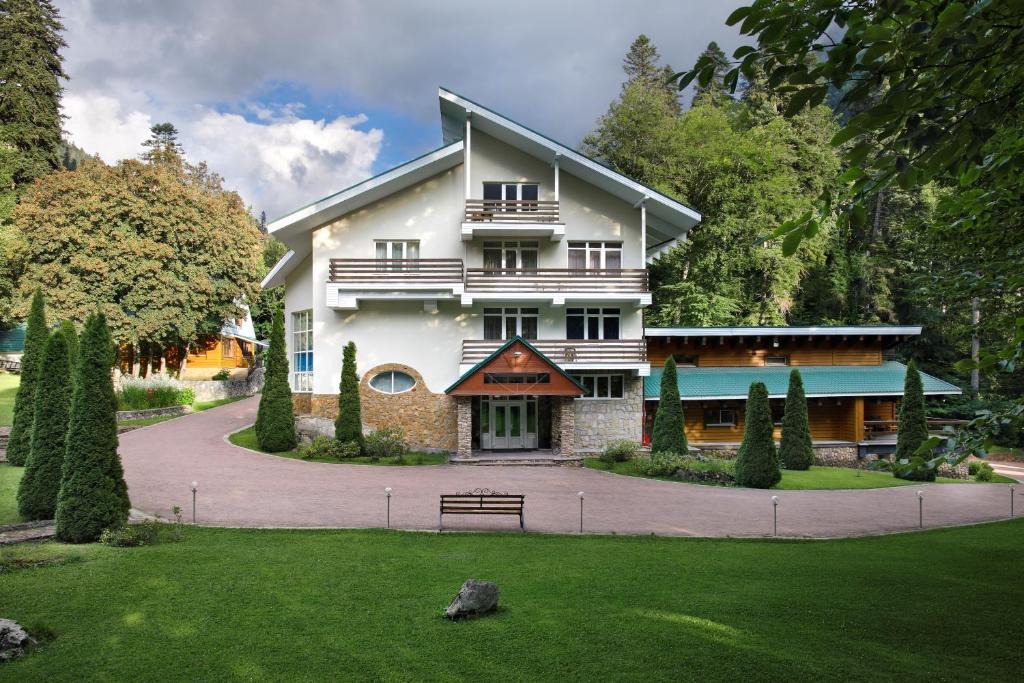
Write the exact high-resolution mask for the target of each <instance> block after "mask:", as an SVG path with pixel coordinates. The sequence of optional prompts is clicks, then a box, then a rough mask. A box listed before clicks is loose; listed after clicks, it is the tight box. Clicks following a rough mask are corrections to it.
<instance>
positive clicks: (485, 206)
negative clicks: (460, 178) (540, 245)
mask: <svg viewBox="0 0 1024 683" xmlns="http://www.w3.org/2000/svg"><path fill="white" fill-rule="evenodd" d="M564 235H565V224H564V223H562V222H561V221H560V220H559V215H558V202H554V201H541V200H537V199H468V200H466V214H465V216H464V217H463V219H462V239H463V240H464V241H469V240H472V239H473V238H474V237H537V238H547V239H551V240H553V241H558V240H560V239H562V237H563V236H564Z"/></svg>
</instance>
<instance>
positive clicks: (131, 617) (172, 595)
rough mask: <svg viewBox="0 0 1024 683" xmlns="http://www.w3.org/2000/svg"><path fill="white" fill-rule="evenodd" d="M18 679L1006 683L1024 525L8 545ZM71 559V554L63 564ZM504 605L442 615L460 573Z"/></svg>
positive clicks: (245, 535)
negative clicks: (35, 641) (23, 640)
mask: <svg viewBox="0 0 1024 683" xmlns="http://www.w3.org/2000/svg"><path fill="white" fill-rule="evenodd" d="M20 559H24V560H26V561H27V562H37V563H46V562H48V561H53V562H55V563H56V564H55V566H45V567H39V568H31V569H15V570H13V571H10V573H7V574H6V575H3V576H2V579H0V605H3V610H4V616H5V617H8V618H12V619H15V620H17V621H18V622H20V623H22V624H24V625H26V626H27V627H28V628H29V629H30V630H36V631H37V632H40V633H42V634H43V635H44V644H43V646H42V647H41V648H40V649H38V650H37V651H35V652H33V653H32V654H31V655H30V656H28V657H27V658H25V659H22V660H20V661H15V662H13V663H8V664H4V665H3V669H2V674H0V677H2V678H4V679H6V680H12V681H14V680H21V681H43V680H46V681H79V680H81V679H82V678H83V677H85V678H91V679H103V680H182V681H194V680H252V681H261V680H275V681H277V680H289V681H292V680H308V681H312V680H410V681H415V680H557V681H569V680H610V679H630V680H729V681H736V680H793V679H797V680H827V679H833V680H839V679H842V680H850V679H873V680H950V679H968V678H970V679H976V680H1014V679H1016V678H1017V677H1018V676H1019V675H1020V663H1021V659H1020V642H1021V640H1022V639H1024V620H1022V619H1020V615H1019V612H1018V611H1017V610H1015V609H1011V608H1008V607H1009V606H1011V605H1021V604H1024V582H1021V581H1020V567H1021V566H1024V521H1015V522H1005V523H998V524H991V525H984V526H979V527H968V528H960V529H949V530H937V531H931V532H925V533H916V534H904V535H895V536H886V537H877V538H867V539H855V540H841V541H792V542H787V541H781V542H779V541H775V542H773V541H768V540H757V541H744V540H725V539H723V540H697V539H680V538H657V537H625V536H623V537H614V536H585V537H575V536H545V535H534V534H443V535H438V534H427V533H402V532H386V531H317V530H306V531H295V530H280V531H273V530H227V529H188V530H187V532H186V536H185V539H184V540H183V541H181V542H179V543H164V544H159V545H154V546H149V547H143V548H124V549H120V548H107V547H102V546H88V547H75V548H67V547H65V546H60V545H48V546H47V545H44V546H21V547H17V548H15V549H12V550H3V551H0V571H3V568H4V567H5V566H7V567H11V566H13V565H15V564H18V563H19V562H18V561H19V560H20ZM62 563H63V564H62ZM470 577H473V578H480V579H490V580H494V581H497V582H498V584H499V586H500V588H501V609H500V611H499V612H498V613H496V614H494V615H492V616H488V617H485V618H482V619H476V620H472V621H466V622H461V623H451V622H448V621H446V620H444V619H443V618H441V616H440V613H441V610H442V609H443V608H444V606H445V605H446V604H447V603H448V600H449V599H450V598H451V596H452V595H453V594H454V593H455V592H456V591H457V590H458V587H459V585H460V584H461V583H462V581H463V580H464V579H467V578H470Z"/></svg>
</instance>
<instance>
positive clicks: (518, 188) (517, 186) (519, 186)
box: [480, 180, 540, 211]
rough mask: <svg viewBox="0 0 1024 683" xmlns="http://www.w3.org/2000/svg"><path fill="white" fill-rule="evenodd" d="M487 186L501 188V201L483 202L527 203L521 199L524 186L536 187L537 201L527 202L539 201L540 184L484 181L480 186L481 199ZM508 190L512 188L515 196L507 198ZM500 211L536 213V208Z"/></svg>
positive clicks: (489, 200) (487, 200)
mask: <svg viewBox="0 0 1024 683" xmlns="http://www.w3.org/2000/svg"><path fill="white" fill-rule="evenodd" d="M488 185H500V186H501V199H484V201H486V202H495V201H501V202H511V201H527V200H524V199H523V187H524V186H532V187H536V188H537V199H536V200H533V199H531V200H528V201H539V200H540V183H538V182H522V183H520V182H515V183H510V182H505V181H504V180H485V181H483V183H481V186H480V196H481V197H483V196H484V194H485V192H484V188H485V187H487V186H488ZM509 188H514V191H513V194H514V195H515V196H514V197H509V196H508V194H509V192H508V191H509ZM501 210H502V211H536V210H537V209H536V208H531V207H522V208H510V207H502V209H501Z"/></svg>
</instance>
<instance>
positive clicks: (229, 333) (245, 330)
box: [220, 303, 267, 346]
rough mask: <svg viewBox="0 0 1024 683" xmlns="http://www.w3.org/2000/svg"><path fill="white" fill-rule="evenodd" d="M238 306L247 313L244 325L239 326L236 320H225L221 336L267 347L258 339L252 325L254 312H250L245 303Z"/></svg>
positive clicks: (243, 320) (243, 319) (243, 321)
mask: <svg viewBox="0 0 1024 683" xmlns="http://www.w3.org/2000/svg"><path fill="white" fill-rule="evenodd" d="M238 306H239V307H240V308H242V310H244V311H245V316H244V317H243V318H242V323H241V324H240V325H239V324H237V323H235V321H234V319H228V320H225V321H224V325H223V326H222V327H221V328H220V334H221V336H222V337H234V338H236V339H242V340H244V341H249V342H253V343H255V344H259V345H260V346H267V343H266V342H261V341H259V340H258V339H256V328H255V326H254V325H253V324H252V312H251V311H250V310H249V307H248V306H246V305H245V304H243V303H239V304H238Z"/></svg>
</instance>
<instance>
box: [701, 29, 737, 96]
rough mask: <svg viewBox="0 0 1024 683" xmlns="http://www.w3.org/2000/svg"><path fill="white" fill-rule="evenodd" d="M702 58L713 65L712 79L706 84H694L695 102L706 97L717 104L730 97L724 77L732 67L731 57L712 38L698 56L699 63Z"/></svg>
mask: <svg viewBox="0 0 1024 683" xmlns="http://www.w3.org/2000/svg"><path fill="white" fill-rule="evenodd" d="M702 60H703V61H705V63H707V64H710V65H711V67H712V75H711V80H710V81H709V82H708V84H707V85H705V86H702V85H700V83H696V84H695V85H694V86H693V104H696V103H697V102H698V101H700V100H704V99H707V100H709V101H710V102H711V103H712V104H717V103H718V102H721V101H722V100H724V99H726V98H729V92H728V89H727V88H726V87H725V83H724V79H725V74H726V73H727V72H728V71H729V69H730V64H729V58H728V57H726V56H725V52H723V51H722V48H720V47H718V43H716V42H715V41H713V40H712V41H711V42H710V43H708V46H707V47H706V48H704V52H702V53H701V54H700V57H698V58H697V61H698V63H699V62H701V61H702Z"/></svg>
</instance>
